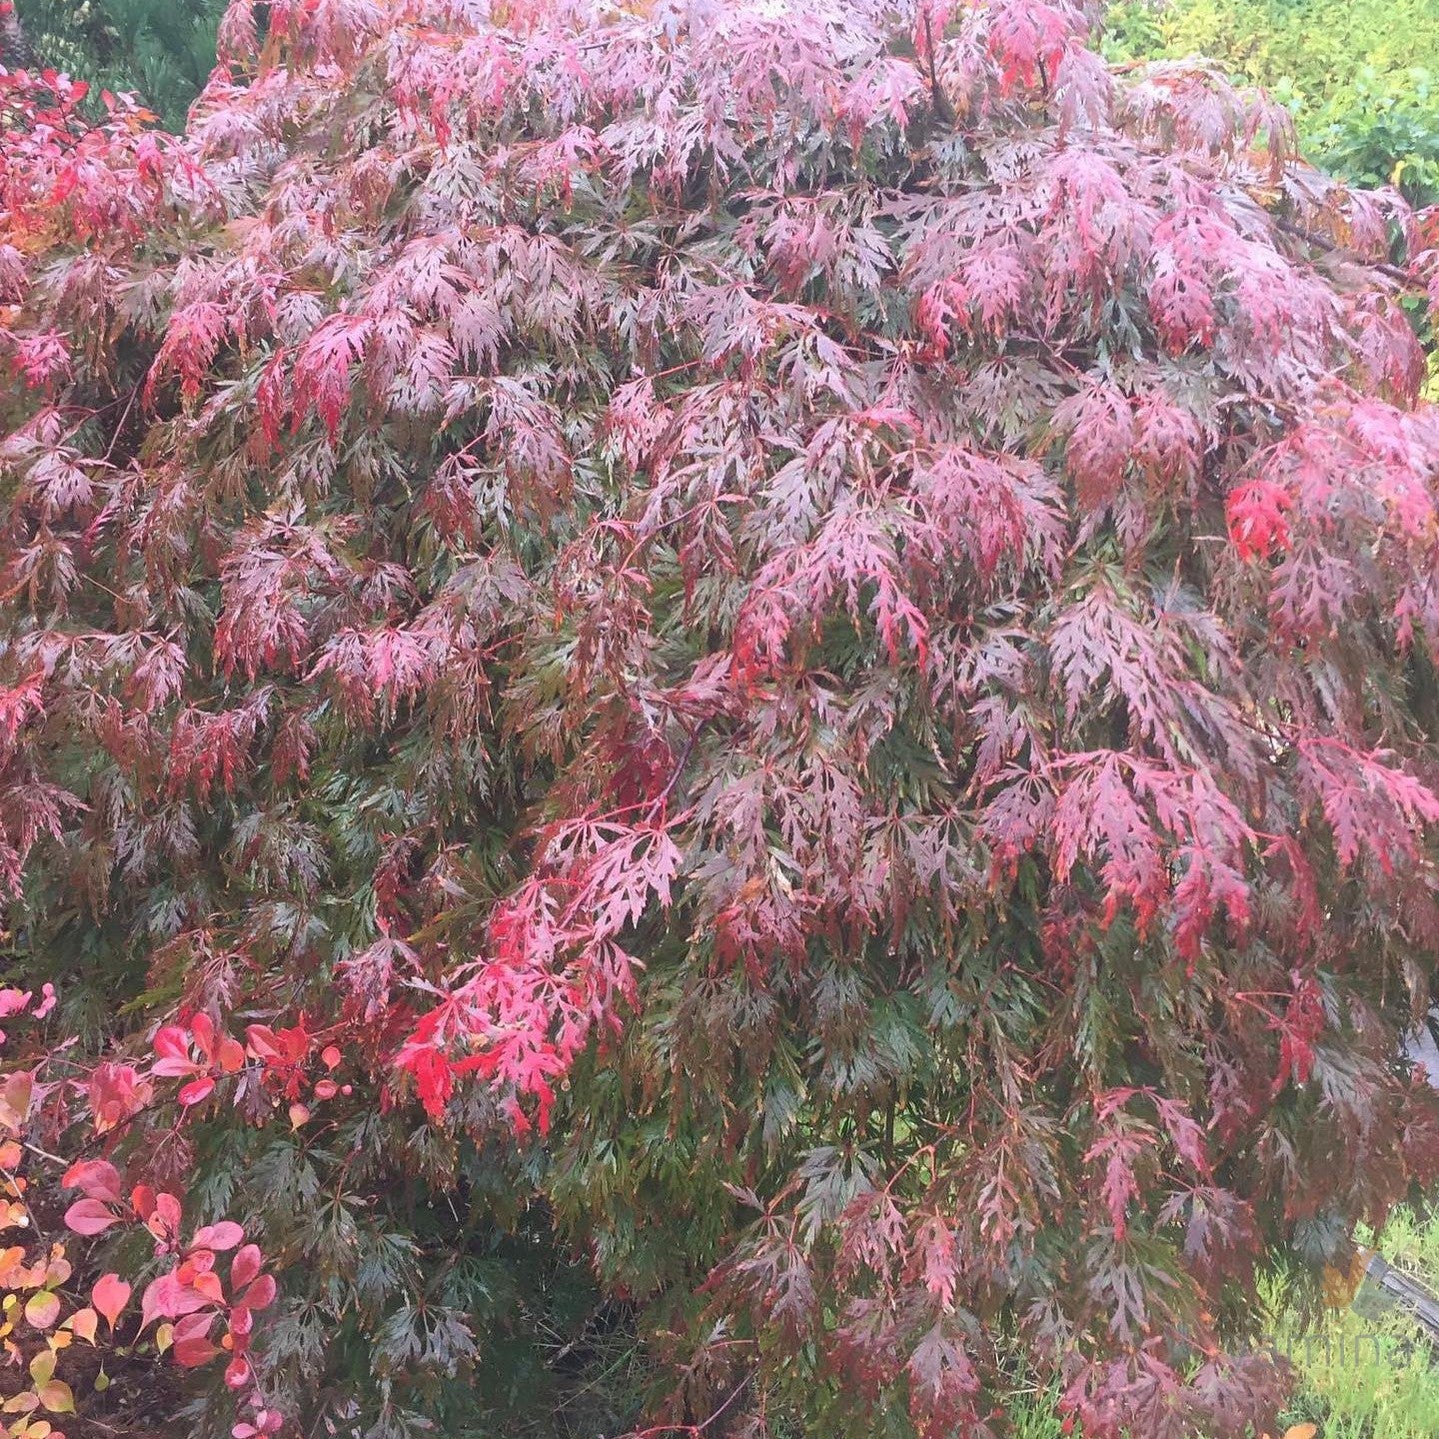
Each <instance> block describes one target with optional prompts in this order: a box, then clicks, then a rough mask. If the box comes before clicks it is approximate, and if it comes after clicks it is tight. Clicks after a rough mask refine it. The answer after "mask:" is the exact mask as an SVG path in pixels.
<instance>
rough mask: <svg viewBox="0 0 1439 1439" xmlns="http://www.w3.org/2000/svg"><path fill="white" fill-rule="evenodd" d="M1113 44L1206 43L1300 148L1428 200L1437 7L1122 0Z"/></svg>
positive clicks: (1425, 0)
mask: <svg viewBox="0 0 1439 1439" xmlns="http://www.w3.org/2000/svg"><path fill="white" fill-rule="evenodd" d="M1110 23H1111V26H1112V29H1113V34H1112V36H1111V40H1110V45H1111V49H1112V51H1113V52H1114V53H1116V54H1121V55H1136V56H1140V57H1143V58H1146V59H1156V58H1160V57H1167V58H1170V59H1178V58H1183V57H1185V56H1190V55H1211V56H1213V57H1214V58H1215V59H1216V60H1217V61H1218V63H1219V64H1221V65H1222V66H1224V68H1225V69H1226V70H1227V71H1229V72H1230V73H1232V74H1234V75H1236V76H1238V77H1239V78H1241V79H1242V80H1245V81H1248V82H1249V83H1251V84H1255V85H1262V86H1264V88H1265V89H1267V90H1268V91H1269V92H1270V93H1271V94H1272V95H1274V96H1275V97H1276V98H1279V99H1281V100H1283V101H1284V103H1285V104H1286V105H1288V106H1289V107H1290V108H1291V109H1292V110H1293V111H1294V112H1295V118H1296V122H1297V124H1298V128H1299V134H1300V138H1301V141H1302V142H1303V148H1304V152H1305V154H1306V155H1308V156H1309V157H1310V158H1311V159H1312V160H1314V161H1315V163H1316V164H1319V165H1322V166H1323V167H1324V168H1325V169H1328V170H1331V171H1333V172H1335V173H1337V174H1339V175H1342V176H1344V177H1345V178H1347V179H1349V180H1351V181H1356V182H1358V183H1360V184H1363V185H1370V186H1375V185H1389V184H1393V185H1398V186H1399V187H1400V188H1401V189H1402V190H1403V191H1404V193H1405V194H1406V195H1407V196H1408V197H1409V198H1410V200H1411V201H1414V202H1415V203H1419V204H1434V203H1436V202H1439V9H1436V7H1435V6H1434V5H1433V4H1432V3H1431V0H1125V3H1122V4H1119V5H1117V6H1116V7H1115V8H1114V10H1113V11H1112V12H1111V14H1110Z"/></svg>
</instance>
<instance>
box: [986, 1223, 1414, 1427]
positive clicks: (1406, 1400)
mask: <svg viewBox="0 0 1439 1439" xmlns="http://www.w3.org/2000/svg"><path fill="white" fill-rule="evenodd" d="M1368 1242H1369V1243H1371V1244H1373V1245H1374V1247H1376V1248H1378V1249H1379V1250H1380V1252H1381V1253H1382V1254H1383V1255H1384V1257H1385V1258H1386V1259H1388V1260H1389V1262H1390V1263H1391V1264H1394V1265H1395V1266H1396V1267H1398V1268H1402V1269H1407V1270H1408V1271H1409V1272H1410V1273H1412V1274H1414V1275H1416V1276H1418V1277H1419V1278H1421V1279H1423V1280H1424V1281H1425V1282H1426V1283H1427V1284H1428V1285H1429V1286H1430V1287H1431V1288H1432V1289H1435V1290H1439V1216H1435V1217H1433V1218H1431V1219H1430V1220H1429V1221H1428V1222H1421V1221H1420V1220H1418V1219H1416V1218H1415V1216H1414V1215H1413V1214H1412V1213H1410V1212H1408V1211H1401V1212H1399V1213H1397V1214H1396V1215H1395V1216H1394V1218H1393V1219H1392V1220H1391V1221H1390V1223H1389V1225H1388V1227H1387V1228H1386V1229H1385V1231H1384V1233H1383V1234H1382V1235H1381V1236H1378V1238H1377V1242H1376V1239H1375V1238H1374V1237H1373V1236H1370V1237H1369V1238H1368ZM1265 1299H1266V1303H1267V1304H1268V1307H1269V1308H1270V1310H1271V1313H1272V1314H1273V1319H1272V1321H1271V1325H1270V1332H1271V1334H1272V1335H1273V1342H1274V1343H1275V1344H1276V1346H1277V1347H1278V1348H1279V1349H1280V1351H1281V1352H1282V1353H1285V1354H1287V1355H1288V1356H1289V1359H1290V1361H1291V1363H1293V1365H1294V1367H1295V1369H1296V1370H1297V1371H1298V1374H1299V1387H1298V1390H1297V1392H1296V1394H1295V1396H1294V1400H1293V1402H1292V1403H1291V1405H1290V1407H1289V1410H1288V1412H1287V1413H1286V1414H1285V1415H1284V1416H1283V1421H1282V1423H1281V1424H1280V1427H1279V1430H1278V1436H1276V1439H1282V1436H1283V1434H1284V1432H1285V1429H1286V1428H1287V1427H1288V1426H1291V1425H1296V1424H1303V1423H1305V1422H1309V1423H1313V1424H1316V1425H1317V1426H1318V1430H1319V1432H1318V1436H1317V1439H1439V1363H1436V1361H1439V1355H1436V1354H1434V1353H1433V1352H1432V1351H1431V1349H1430V1346H1429V1343H1428V1341H1427V1340H1426V1338H1425V1337H1424V1333H1423V1331H1422V1330H1421V1329H1420V1327H1419V1326H1418V1325H1417V1324H1415V1323H1414V1322H1412V1321H1409V1320H1405V1319H1404V1318H1403V1317H1402V1316H1399V1315H1389V1316H1387V1317H1385V1318H1383V1319H1380V1320H1369V1319H1364V1318H1361V1317H1360V1316H1359V1315H1358V1314H1355V1313H1354V1312H1353V1311H1352V1310H1344V1311H1341V1312H1339V1313H1337V1314H1334V1315H1332V1316H1331V1317H1330V1318H1329V1319H1328V1320H1327V1321H1325V1322H1324V1323H1323V1324H1321V1325H1319V1326H1318V1327H1316V1328H1314V1329H1312V1330H1310V1331H1309V1332H1308V1333H1307V1334H1306V1333H1305V1332H1304V1331H1303V1330H1302V1328H1301V1326H1300V1324H1299V1322H1298V1320H1297V1319H1296V1317H1295V1316H1294V1315H1293V1314H1291V1313H1289V1312H1287V1311H1286V1310H1285V1309H1284V1307H1283V1302H1282V1298H1281V1291H1280V1289H1279V1287H1278V1286H1275V1287H1273V1288H1272V1289H1270V1290H1269V1291H1267V1292H1266V1294H1265ZM1056 1397H1057V1396H1056V1395H1054V1394H1052V1393H1051V1394H1045V1395H1039V1394H1035V1393H1033V1392H1028V1393H1021V1394H1017V1395H1015V1396H1014V1398H1013V1399H1012V1400H1011V1402H1010V1403H1009V1404H1008V1405H1006V1406H1005V1407H1006V1410H1007V1413H1008V1417H1009V1422H1010V1425H1011V1429H1010V1431H1009V1432H1010V1433H1011V1434H1012V1435H1013V1436H1014V1439H1062V1436H1061V1431H1060V1419H1059V1416H1058V1415H1057V1414H1056V1412H1055V1410H1056Z"/></svg>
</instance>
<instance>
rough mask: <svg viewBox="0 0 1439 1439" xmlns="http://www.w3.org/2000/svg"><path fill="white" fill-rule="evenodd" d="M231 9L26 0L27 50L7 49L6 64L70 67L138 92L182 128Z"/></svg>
mask: <svg viewBox="0 0 1439 1439" xmlns="http://www.w3.org/2000/svg"><path fill="white" fill-rule="evenodd" d="M10 3H11V4H12V5H13V4H15V0H10ZM224 10H225V5H224V0H80V3H78V4H76V3H74V0H19V3H18V7H17V8H16V10H15V14H16V16H17V19H18V20H19V21H20V22H21V23H22V24H23V27H24V33H25V36H26V39H27V46H26V55H25V58H23V59H22V58H21V57H20V56H19V55H14V56H12V57H8V58H7V57H6V55H5V53H4V49H3V47H0V63H4V64H7V65H9V66H10V67H11V68H14V67H15V66H17V65H19V64H26V65H29V66H30V67H32V68H37V67H40V68H50V69H54V70H56V71H61V72H65V73H68V74H70V75H71V76H73V77H74V78H75V79H77V80H83V81H84V82H85V83H86V84H88V85H90V86H91V87H92V88H93V89H96V90H98V89H100V88H102V87H104V88H107V89H110V90H114V91H117V92H119V91H134V92H135V93H137V94H139V95H140V96H141V98H142V99H143V100H144V102H145V104H146V105H148V106H149V107H150V108H151V109H153V110H154V111H155V113H156V114H157V115H158V116H159V117H160V119H161V121H162V122H163V123H164V124H165V125H167V126H169V127H170V128H171V129H180V128H182V127H183V126H184V123H185V112H186V110H187V109H188V108H189V105H190V102H191V101H192V100H193V99H194V98H195V96H196V95H197V94H199V92H200V90H201V89H202V88H203V87H204V84H205V81H206V80H207V79H208V78H209V74H210V71H211V70H212V69H213V68H214V65H215V28H216V26H217V24H218V23H219V19H220V16H221V15H222V14H223V13H224ZM2 45H3V42H0V46H2Z"/></svg>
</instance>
